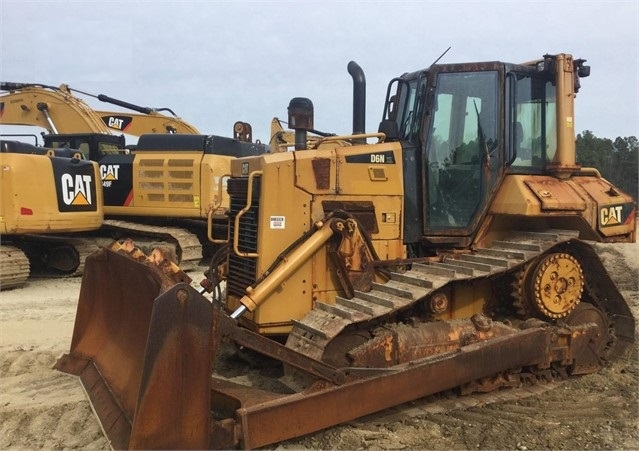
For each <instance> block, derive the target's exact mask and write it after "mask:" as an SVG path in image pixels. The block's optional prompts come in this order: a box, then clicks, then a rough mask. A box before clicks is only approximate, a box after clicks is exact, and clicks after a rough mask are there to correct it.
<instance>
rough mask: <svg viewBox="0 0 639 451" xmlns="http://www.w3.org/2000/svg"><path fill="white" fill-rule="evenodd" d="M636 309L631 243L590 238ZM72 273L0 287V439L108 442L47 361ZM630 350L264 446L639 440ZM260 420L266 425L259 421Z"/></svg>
mask: <svg viewBox="0 0 639 451" xmlns="http://www.w3.org/2000/svg"><path fill="white" fill-rule="evenodd" d="M597 249H598V251H599V253H600V255H601V256H602V258H603V259H604V260H605V263H606V266H607V268H608V270H609V272H610V274H611V275H612V277H613V278H614V279H615V280H616V282H617V284H618V286H619V287H620V290H621V291H622V294H623V295H624V296H625V298H626V299H627V301H628V302H629V303H630V304H631V306H632V309H633V313H634V315H635V317H636V318H639V295H638V288H637V279H638V274H639V244H635V245H597ZM79 288H80V279H79V278H74V279H65V280H36V281H32V282H29V284H28V285H27V287H25V288H23V289H18V290H11V291H6V292H0V448H1V449H43V448H46V449H87V450H88V449H108V448H109V445H108V442H107V440H106V439H105V437H104V436H103V434H102V432H101V430H100V427H99V425H98V422H97V420H96V419H95V417H94V415H93V413H92V411H91V408H90V406H89V403H88V401H87V400H86V398H85V395H84V392H83V390H82V388H81V386H80V383H79V381H78V380H77V378H75V377H72V376H69V375H66V374H62V373H59V372H57V371H55V370H53V369H52V366H53V364H54V363H55V362H56V360H57V359H58V357H60V356H61V355H62V354H63V353H64V352H66V351H68V349H69V345H70V342H71V334H72V330H73V322H74V318H75V309H76V303H77V296H78V292H79ZM638 374H639V372H638V358H637V345H636V344H635V345H634V347H633V349H632V352H631V353H630V355H629V357H628V358H627V359H625V360H623V361H618V362H616V363H615V364H613V365H611V366H609V367H607V368H605V369H603V370H602V371H600V372H599V373H597V374H593V375H588V376H583V377H580V378H573V379H571V380H569V381H563V382H559V383H553V384H551V385H549V386H546V387H537V389H536V390H532V389H531V393H528V394H527V396H524V394H521V393H520V394H517V395H516V396H514V395H513V394H512V393H509V392H511V391H509V390H504V391H501V392H498V393H495V394H489V395H481V396H477V395H476V396H474V397H472V398H468V399H469V401H460V400H459V399H457V400H455V399H453V400H448V401H446V400H441V401H439V402H433V401H432V400H427V401H424V400H420V401H416V402H413V403H409V404H407V405H403V406H401V407H399V408H395V409H390V410H388V411H385V412H381V413H379V414H376V415H372V416H369V417H366V418H363V419H360V420H357V421H353V422H350V423H348V424H345V425H341V426H337V427H334V428H332V429H329V430H326V431H322V432H319V433H316V434H312V435H309V436H306V437H302V438H299V439H295V440H289V441H287V442H284V443H280V444H277V445H274V446H272V447H270V449H373V450H380V449H394V450H395V449H486V450H487V449H520V450H526V449H639V434H638V426H637V423H638V409H639V403H638V391H639V385H638ZM265 427H268V425H265Z"/></svg>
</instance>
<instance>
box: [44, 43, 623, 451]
mask: <svg viewBox="0 0 639 451" xmlns="http://www.w3.org/2000/svg"><path fill="white" fill-rule="evenodd" d="M348 69H349V72H350V74H351V76H352V77H353V80H354V96H353V97H354V114H353V128H354V130H353V133H352V135H348V136H326V137H322V138H321V139H315V138H314V139H310V138H311V137H310V136H309V133H312V130H313V118H312V111H313V109H312V103H311V102H310V100H308V99H304V98H295V99H293V100H292V101H291V103H290V104H289V108H288V113H289V124H291V125H292V127H291V128H293V129H295V147H296V150H295V151H291V152H280V153H272V154H265V155H261V156H256V157H246V158H239V159H237V160H234V161H233V162H232V175H231V177H230V178H229V180H228V192H229V194H230V198H231V208H230V214H229V219H230V227H229V237H228V238H229V239H228V246H227V247H226V249H227V253H226V254H221V253H220V254H219V255H217V256H216V258H215V259H214V260H215V261H216V262H217V263H219V266H217V265H212V268H211V270H210V271H209V272H208V273H207V278H206V279H205V280H204V281H203V283H202V288H201V289H199V290H198V289H195V288H193V287H192V285H191V284H189V283H188V280H186V279H185V278H184V275H183V274H181V273H180V272H179V271H177V270H176V268H171V267H166V266H162V265H161V264H154V263H151V262H150V261H148V260H147V259H145V258H144V256H141V257H140V258H139V259H138V260H137V261H136V260H135V259H133V258H131V257H130V256H129V255H128V254H127V252H125V251H122V250H119V251H114V250H109V249H103V250H101V251H98V252H97V253H95V254H93V255H92V256H91V257H90V258H89V259H88V261H87V263H86V270H85V274H84V279H83V282H82V288H81V293H80V299H79V305H78V312H77V318H76V324H75V330H74V333H73V339H72V343H71V350H70V353H69V354H67V355H65V356H63V357H62V358H61V359H60V360H59V361H58V363H57V365H56V366H57V368H58V369H60V370H62V371H65V372H68V373H71V374H76V375H79V376H80V379H81V381H82V384H83V385H84V387H85V388H86V391H87V393H88V396H89V398H90V400H91V403H92V405H93V408H94V410H95V411H96V413H97V416H98V417H99V419H100V422H101V424H102V427H103V429H104V431H105V433H106V435H107V437H108V438H109V440H110V441H111V444H112V446H113V447H114V448H145V449H159V448H173V449H177V448H207V447H211V448H233V447H243V448H254V447H261V446H264V445H267V444H271V443H277V442H280V441H283V440H286V439H289V438H292V437H298V436H301V435H304V434H307V433H310V432H313V431H318V430H320V429H323V428H328V427H331V426H333V425H337V424H339V423H342V422H345V421H348V420H351V419H354V418H357V417H360V416H362V415H366V414H369V413H372V412H375V411H379V410H382V409H385V408H388V407H390V406H394V405H398V404H401V403H403V402H407V401H410V400H414V399H417V398H420V397H424V396H426V395H430V394H433V393H437V392H440V391H444V390H449V389H453V388H455V389H459V392H460V393H467V392H473V391H482V392H484V391H490V390H494V389H497V388H499V387H504V386H506V387H517V386H519V385H521V384H523V383H526V382H531V381H533V382H534V381H537V380H549V379H552V378H556V377H567V376H573V375H580V374H586V373H591V372H595V371H597V370H598V369H599V368H600V367H601V366H602V365H604V364H605V363H606V362H608V361H610V360H613V359H615V358H618V357H620V356H623V355H624V354H625V353H626V351H627V350H628V349H629V347H630V345H631V344H632V343H633V341H634V336H635V320H634V318H633V316H632V314H631V311H630V309H629V307H628V305H627V303H626V302H625V300H624V299H623V298H622V296H621V295H620V293H619V291H618V290H617V288H616V287H615V285H614V283H613V282H612V280H611V278H610V277H609V276H608V274H607V273H606V271H605V269H604V267H603V265H602V262H601V261H600V260H599V258H598V256H597V254H596V253H595V251H594V250H593V247H592V246H591V244H590V243H591V242H593V241H604V242H627V243H629V242H634V240H635V229H636V225H635V204H634V201H633V199H632V198H631V197H630V196H628V195H626V194H624V193H623V192H621V191H620V190H619V189H617V188H616V187H614V186H612V185H611V184H610V183H609V182H608V181H606V180H605V179H603V178H602V177H601V176H600V174H599V172H598V171H597V170H596V169H594V168H584V167H581V166H580V165H579V164H577V162H576V161H575V135H574V120H573V101H574V98H575V94H576V92H577V91H578V89H579V86H580V84H579V81H580V78H582V77H585V76H587V75H588V74H589V67H588V66H585V65H584V60H581V59H573V58H572V56H570V55H568V54H557V55H544V56H543V57H542V58H541V59H538V60H536V61H532V62H528V63H523V64H508V63H502V62H483V63H466V64H434V65H432V66H430V67H429V68H428V69H425V70H421V71H418V72H413V73H406V74H404V75H402V76H401V77H398V78H395V79H393V80H392V81H391V82H390V84H389V88H388V92H387V95H386V102H385V108H384V115H383V118H382V122H381V124H380V128H379V132H378V133H372V134H366V133H365V132H364V129H365V119H364V114H363V112H364V110H365V77H364V74H363V72H362V71H361V69H360V68H359V66H358V65H357V64H355V63H350V64H349V66H348ZM369 141H373V142H372V143H369ZM308 142H313V145H312V147H309V146H307V143H308ZM330 142H334V143H335V145H334V146H330V145H328V144H330ZM320 146H322V147H321V148H320ZM160 263H161V262H160ZM223 279H224V282H225V283H224V284H220V283H219V281H220V280H223ZM204 282H206V283H204ZM233 349H235V350H236V352H239V353H245V354H242V356H243V357H246V358H247V359H248V357H251V359H252V361H253V362H254V364H255V365H258V364H259V363H260V362H265V363H263V366H262V367H259V366H257V368H258V369H261V370H260V371H253V372H251V374H250V377H244V378H241V377H240V378H238V377H236V376H237V370H236V371H235V372H233V371H231V370H229V368H230V367H229V362H230V363H232V362H235V363H238V362H239V359H237V354H235V357H236V360H232V359H230V360H229V358H228V356H229V353H228V352H227V351H229V350H233ZM225 353H226V354H225ZM262 356H263V359H262ZM225 359H226V360H225ZM266 362H267V363H266ZM257 376H260V377H259V378H257ZM269 378H270V379H272V380H273V383H267V379H269ZM275 382H276V383H275ZM278 384H279V385H278Z"/></svg>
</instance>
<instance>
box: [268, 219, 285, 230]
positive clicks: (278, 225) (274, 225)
mask: <svg viewBox="0 0 639 451" xmlns="http://www.w3.org/2000/svg"><path fill="white" fill-rule="evenodd" d="M285 228H286V217H284V216H271V229H285Z"/></svg>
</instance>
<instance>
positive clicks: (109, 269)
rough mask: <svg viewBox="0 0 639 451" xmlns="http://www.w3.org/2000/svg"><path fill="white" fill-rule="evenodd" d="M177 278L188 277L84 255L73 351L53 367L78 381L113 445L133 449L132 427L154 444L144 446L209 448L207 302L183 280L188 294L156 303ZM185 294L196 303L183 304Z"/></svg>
mask: <svg viewBox="0 0 639 451" xmlns="http://www.w3.org/2000/svg"><path fill="white" fill-rule="evenodd" d="M180 281H184V282H188V281H190V279H189V278H188V276H186V275H184V274H183V273H181V272H179V271H178V272H175V271H174V270H171V271H166V270H164V271H163V270H162V265H157V264H153V265H147V264H144V263H140V262H138V261H135V260H132V259H131V258H129V257H128V256H126V255H120V254H118V253H116V252H113V251H111V250H108V249H101V250H99V251H97V252H95V253H94V254H92V255H90V256H89V257H88V258H87V261H86V266H85V271H84V275H83V280H82V286H81V289H80V298H79V300H78V308H77V314H76V320H75V327H74V331H73V338H72V342H71V350H70V352H69V354H67V355H64V356H63V357H62V358H61V359H60V360H59V361H58V362H57V363H56V366H55V368H56V369H58V370H60V371H63V372H66V373H70V374H74V375H77V376H80V380H81V383H82V385H83V387H84V389H85V391H86V393H87V395H88V397H89V399H90V401H91V404H92V406H93V409H94V411H95V412H96V414H97V416H98V419H99V421H100V424H101V427H102V429H103V431H104V433H105V435H106V436H107V437H108V439H109V440H110V442H111V446H112V447H113V448H116V449H126V448H135V447H138V444H137V443H136V441H135V440H131V437H132V434H131V430H132V429H133V430H134V431H136V433H135V434H134V435H133V437H134V438H135V437H142V436H144V437H151V438H148V439H147V443H156V445H151V446H147V445H146V444H145V445H142V446H141V447H144V448H167V447H169V448H175V449H177V448H206V447H208V440H209V432H208V426H207V424H206V422H207V421H208V402H209V391H208V388H207V387H208V386H209V384H210V377H209V375H210V363H209V362H210V357H209V354H210V344H209V335H210V321H211V313H210V312H211V304H210V303H209V302H208V301H207V300H206V299H205V298H204V297H202V296H200V295H198V294H197V292H196V291H195V290H194V289H192V288H191V287H190V286H188V285H186V284H184V283H183V284H181V285H180V286H182V287H186V288H188V289H190V291H188V292H187V290H185V289H184V288H182V289H181V290H178V291H177V292H171V294H170V295H169V296H166V297H164V298H162V297H159V298H158V296H160V294H161V293H162V292H163V291H165V290H166V289H169V288H170V287H171V286H174V285H175V283H176V282H180ZM185 295H186V296H192V297H195V296H194V295H196V296H197V298H196V299H194V300H190V301H189V302H180V300H184V296H185ZM156 298H157V300H156ZM163 299H169V300H176V302H162V300H163ZM151 323H153V325H154V327H153V329H152V330H149V325H150V324H151ZM176 334H179V337H176ZM176 339H177V340H178V341H179V343H180V344H179V347H177V346H176V345H175V344H174V343H173V341H175V340H176ZM145 355H146V356H147V357H146V358H145ZM194 356H195V357H196V358H193V357H194ZM147 362H150V363H149V365H150V366H151V367H150V368H148V367H147V366H146V365H147ZM167 366H168V367H167ZM149 374H161V381H158V380H153V379H150V378H149V377H148V375H149ZM158 384H160V385H158ZM140 386H142V387H146V388H144V389H143V390H142V391H141V390H140ZM198 388H199V390H198ZM147 390H148V391H149V392H151V395H147V394H146V391H147ZM164 406H170V407H169V408H168V409H166V408H165V407H164ZM156 407H157V409H158V410H156ZM196 409H200V410H202V411H203V414H200V415H199V417H198V415H194V414H193V411H194V410H196ZM136 412H138V413H136ZM140 412H141V413H140ZM145 412H157V415H155V413H153V414H151V415H145V414H144V413H145ZM155 416H157V417H158V418H160V419H161V420H162V421H161V422H160V423H158V422H157V421H155ZM198 418H199V419H200V420H199V421H198ZM156 436H157V437H158V441H157V442H153V441H152V438H153V437H156Z"/></svg>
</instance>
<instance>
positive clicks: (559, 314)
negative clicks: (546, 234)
mask: <svg viewBox="0 0 639 451" xmlns="http://www.w3.org/2000/svg"><path fill="white" fill-rule="evenodd" d="M583 291H584V274H583V270H582V268H581V265H580V264H579V262H578V261H577V259H576V258H575V257H573V256H572V255H570V254H567V253H563V252H558V253H552V254H548V255H544V256H542V257H541V258H540V259H539V260H538V261H537V262H534V263H531V264H530V265H528V267H526V269H524V270H523V271H522V273H521V275H520V277H519V280H518V286H517V290H516V293H515V295H516V301H515V304H516V305H517V307H518V309H519V310H520V313H522V314H525V315H527V316H528V315H530V316H536V317H539V318H543V319H545V318H550V319H560V318H565V317H566V316H567V315H568V314H570V312H572V311H573V310H574V309H575V307H577V305H578V304H579V302H580V301H581V295H582V293H583Z"/></svg>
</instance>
